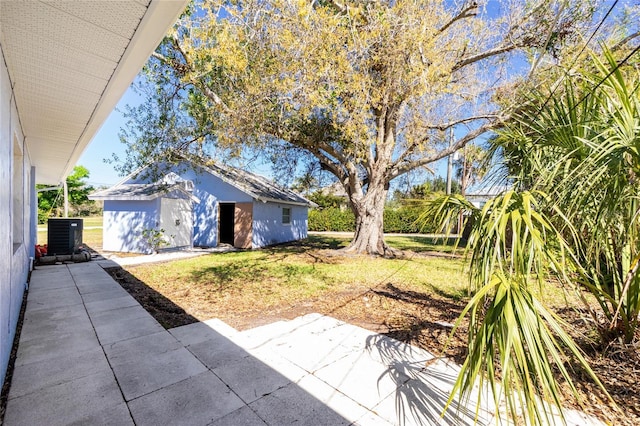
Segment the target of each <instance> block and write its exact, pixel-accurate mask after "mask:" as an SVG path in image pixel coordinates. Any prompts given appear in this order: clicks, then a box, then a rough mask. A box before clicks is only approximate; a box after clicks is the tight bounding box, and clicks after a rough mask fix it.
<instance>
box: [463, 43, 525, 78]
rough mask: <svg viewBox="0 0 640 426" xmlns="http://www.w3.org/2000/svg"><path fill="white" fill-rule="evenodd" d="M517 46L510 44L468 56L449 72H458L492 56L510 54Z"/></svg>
mask: <svg viewBox="0 0 640 426" xmlns="http://www.w3.org/2000/svg"><path fill="white" fill-rule="evenodd" d="M517 48H518V46H517V45H516V44H510V45H508V46H501V47H496V48H495V49H491V50H487V51H486V52H482V53H479V54H477V55H473V56H470V57H468V58H466V59H463V60H461V61H459V62H458V63H456V64H455V65H454V66H453V67H452V68H451V72H455V71H458V70H459V69H460V68H464V67H466V66H467V65H470V64H473V63H475V62H479V61H482V60H483V59H487V58H490V57H492V56H497V55H501V54H503V53H507V52H510V51H512V50H515V49H517Z"/></svg>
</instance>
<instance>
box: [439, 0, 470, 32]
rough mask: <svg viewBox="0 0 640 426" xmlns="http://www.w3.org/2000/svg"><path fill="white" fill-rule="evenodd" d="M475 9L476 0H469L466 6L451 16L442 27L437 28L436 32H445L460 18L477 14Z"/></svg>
mask: <svg viewBox="0 0 640 426" xmlns="http://www.w3.org/2000/svg"><path fill="white" fill-rule="evenodd" d="M477 9H478V3H477V2H476V1H471V2H470V3H469V5H468V6H466V7H465V8H464V9H462V10H461V11H460V12H459V13H458V14H457V15H456V16H454V17H453V18H451V20H450V21H449V22H447V23H446V24H444V25H443V26H442V27H440V28H438V33H440V34H441V33H443V32H445V31H446V30H447V28H449V27H450V26H452V25H453V24H455V23H456V22H457V21H459V20H461V19H465V18H472V17H474V16H476V15H477V13H476V10H477Z"/></svg>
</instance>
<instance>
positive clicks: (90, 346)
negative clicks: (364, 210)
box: [4, 262, 597, 426]
mask: <svg viewBox="0 0 640 426" xmlns="http://www.w3.org/2000/svg"><path fill="white" fill-rule="evenodd" d="M457 372H458V367H457V366H456V365H453V364H450V363H447V362H445V361H444V360H438V359H435V358H434V357H433V356H432V355H431V354H429V353H428V352H426V351H423V350H420V349H417V348H414V347H411V346H409V345H405V344H403V343H400V342H398V341H395V340H393V339H390V338H388V337H385V336H381V335H377V334H375V333H372V332H369V331H367V330H364V329H361V328H359V327H355V326H352V325H349V324H345V323H343V322H341V321H338V320H335V319H333V318H330V317H326V316H322V315H318V314H311V315H307V316H304V317H300V318H297V319H295V320H292V321H282V322H276V323H273V324H269V325H267V326H263V327H259V328H256V329H252V330H247V331H243V332H238V331H236V330H234V329H233V328H231V327H229V326H228V325H226V324H224V323H223V322H221V321H219V320H210V321H205V322H199V323H195V324H191V325H187V326H183V327H178V328H174V329H171V330H165V329H164V328H163V327H162V326H160V324H158V323H157V322H156V321H155V319H154V318H153V317H151V316H150V315H149V314H148V313H147V312H146V311H145V310H144V309H143V308H142V307H141V306H140V305H139V304H138V303H137V302H136V301H135V300H134V299H133V298H132V297H131V296H130V295H129V294H128V293H127V292H126V291H124V290H123V289H122V288H121V287H120V286H119V285H118V284H117V283H116V282H114V281H113V280H112V279H111V277H110V276H109V275H108V274H106V272H104V270H103V269H102V268H101V267H100V265H98V264H97V263H95V262H90V263H84V264H73V265H58V266H46V267H39V268H38V269H37V270H36V271H34V273H33V275H32V278H31V283H30V291H29V295H28V301H27V308H26V313H25V318H24V322H23V328H22V333H21V337H20V345H19V349H18V356H17V359H16V363H15V369H14V374H13V381H12V385H11V390H10V393H9V401H8V404H7V410H6V415H5V419H4V420H5V424H6V425H7V426H14V425H44V424H46V425H68V424H90V425H93V424H101V425H131V424H136V425H169V424H171V425H233V426H243V425H249V426H251V425H265V424H266V425H274V426H275V425H292V424H295V425H314V426H315V425H332V426H333V425H384V426H389V425H418V424H429V425H431V424H434V425H435V424H443V425H451V424H471V423H472V421H473V418H474V417H475V413H474V411H473V409H468V408H466V407H457V408H459V409H458V410H455V409H454V410H450V411H449V412H447V414H446V415H445V417H444V419H442V418H440V412H441V410H442V407H443V406H444V404H445V402H446V400H447V398H448V395H449V390H450V389H451V386H452V384H453V382H454V380H455V377H456V375H457ZM470 404H473V401H471V402H470ZM493 411H494V410H492V409H487V408H485V409H483V410H480V412H479V413H478V416H479V417H478V420H479V424H490V423H492V418H493ZM567 414H569V415H570V416H572V417H571V418H572V424H580V425H585V424H597V423H596V422H592V419H589V418H587V417H585V416H583V415H581V414H580V413H577V412H569V411H568V412H567Z"/></svg>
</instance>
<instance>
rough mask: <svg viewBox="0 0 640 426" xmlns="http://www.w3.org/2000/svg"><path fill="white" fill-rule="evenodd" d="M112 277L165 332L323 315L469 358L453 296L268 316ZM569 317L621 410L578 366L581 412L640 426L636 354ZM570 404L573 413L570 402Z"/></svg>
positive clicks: (281, 308) (362, 296)
mask: <svg viewBox="0 0 640 426" xmlns="http://www.w3.org/2000/svg"><path fill="white" fill-rule="evenodd" d="M328 253H329V251H316V252H314V253H311V254H313V255H315V256H318V257H322V258H323V259H324V261H331V256H330V255H329V254H328ZM307 254H308V253H307ZM107 272H109V273H110V274H111V276H113V277H114V278H115V279H116V280H117V281H118V282H119V283H120V284H121V285H122V286H123V287H124V288H125V289H126V290H127V291H129V293H131V294H132V295H133V296H134V297H135V298H136V300H138V301H139V302H140V304H141V305H142V306H144V307H145V308H146V309H147V310H148V311H149V312H150V313H151V314H152V315H153V316H154V317H155V318H156V319H157V320H158V321H159V322H160V323H161V324H162V325H163V326H164V327H166V328H173V327H178V326H181V325H186V324H190V323H193V322H196V321H198V320H199V319H207V318H214V317H215V318H220V319H221V320H223V321H225V322H226V323H228V324H229V325H231V326H233V327H235V328H236V329H239V330H245V329H249V328H253V327H257V326H260V325H264V324H268V323H271V322H274V321H278V320H289V319H293V318H296V317H298V316H301V315H305V314H308V313H313V312H318V313H321V314H324V315H330V316H332V317H335V318H337V319H340V320H342V321H345V322H348V323H351V324H355V325H358V326H360V327H363V328H366V329H368V330H372V331H375V332H378V333H381V334H385V335H387V336H390V337H393V338H395V339H397V340H400V341H402V342H406V343H411V344H413V345H416V346H419V347H421V348H424V349H427V350H429V351H431V352H432V353H435V354H441V355H445V356H448V357H451V358H453V359H454V360H455V361H456V362H458V363H462V362H463V361H464V359H465V356H466V355H467V340H466V339H467V337H466V333H467V323H466V321H462V323H461V324H460V327H459V329H458V331H457V333H456V334H455V336H453V337H451V335H450V333H451V330H452V327H453V324H454V323H455V321H456V319H457V318H458V316H459V315H460V313H461V311H462V309H463V308H464V306H465V301H464V300H458V299H456V298H455V297H447V295H438V294H435V295H434V294H426V293H423V292H420V291H416V290H415V289H413V288H405V287H402V286H399V285H397V284H394V283H390V282H387V283H381V284H380V285H377V286H375V287H367V286H363V285H358V284H353V285H351V286H350V287H348V288H346V289H344V288H342V289H340V290H339V291H327V292H326V293H324V294H322V296H321V297H314V298H308V299H305V300H301V301H300V300H298V301H295V302H291V301H283V302H282V303H281V304H279V305H276V306H271V307H270V308H269V309H264V308H262V307H260V306H255V305H252V304H250V303H246V301H244V300H240V298H241V297H242V295H241V294H238V295H237V296H233V295H232V296H230V297H229V298H227V299H225V300H224V301H219V302H218V303H212V302H211V301H207V300H206V299H205V298H201V297H199V296H198V295H194V294H191V293H193V292H191V293H190V292H189V290H183V291H182V292H172V293H171V294H165V295H163V294H161V291H162V290H161V289H155V288H151V287H149V286H147V285H146V284H145V283H144V282H142V281H140V280H139V279H137V278H136V277H135V276H134V275H132V274H131V273H130V272H128V271H126V270H123V269H121V268H111V269H108V270H107ZM234 297H237V298H238V300H235V299H234ZM563 316H564V317H565V319H567V320H568V321H570V322H571V324H572V325H573V326H574V328H573V331H572V334H573V335H574V337H576V338H577V340H578V341H579V342H580V343H581V344H582V346H583V349H584V350H585V353H586V356H587V358H588V360H589V361H590V363H591V365H592V367H593V369H594V371H595V372H596V374H597V375H598V377H600V378H601V380H602V381H603V383H604V385H605V386H606V388H607V389H608V390H609V392H610V393H611V395H612V396H613V398H614V400H615V401H616V403H617V404H618V406H619V407H620V410H616V409H615V407H614V406H613V404H609V403H607V402H603V398H602V397H601V396H600V392H599V391H598V388H597V386H596V385H595V384H593V383H592V382H591V379H590V378H589V377H587V376H586V374H584V373H583V372H581V370H580V369H579V368H578V367H575V368H574V370H573V373H574V377H575V380H576V382H577V386H578V390H579V392H580V393H581V394H582V396H583V407H581V409H582V410H584V411H586V412H588V413H589V414H592V415H595V416H597V417H599V418H600V419H603V420H604V421H606V422H607V423H608V424H615V425H629V426H631V425H638V424H640V379H639V378H640V359H639V358H638V348H626V349H624V348H622V347H617V348H614V347H611V348H610V349H609V350H607V351H604V352H603V351H599V350H597V349H598V348H595V347H594V346H593V342H592V341H591V340H589V339H585V338H584V336H585V335H587V334H588V333H589V327H588V325H587V324H586V323H585V321H584V320H583V317H582V315H581V314H580V313H579V312H578V311H575V310H567V312H563ZM566 405H567V406H571V404H570V403H569V402H567V404H566ZM574 408H578V407H575V406H574Z"/></svg>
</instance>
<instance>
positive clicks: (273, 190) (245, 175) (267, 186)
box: [199, 164, 315, 207]
mask: <svg viewBox="0 0 640 426" xmlns="http://www.w3.org/2000/svg"><path fill="white" fill-rule="evenodd" d="M199 167H200V168H201V169H203V170H204V171H205V172H208V173H210V174H212V175H214V176H217V177H218V178H220V179H222V180H223V181H224V182H226V183H228V184H229V185H231V186H233V187H235V188H237V189H239V190H240V191H242V192H244V193H245V194H248V195H250V196H251V197H253V198H254V199H256V200H258V201H262V202H264V203H266V202H268V201H271V202H278V203H287V204H297V205H303V206H308V207H313V206H315V203H314V202H313V201H309V200H307V199H306V198H304V197H303V196H302V195H300V194H298V193H296V192H294V191H292V190H290V189H287V188H283V187H281V186H279V185H277V184H276V183H275V182H272V181H270V180H269V179H267V178H265V177H263V176H259V175H256V174H253V173H250V172H247V171H245V170H241V169H237V168H235V167H229V166H222V165H220V164H208V165H206V166H199Z"/></svg>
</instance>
